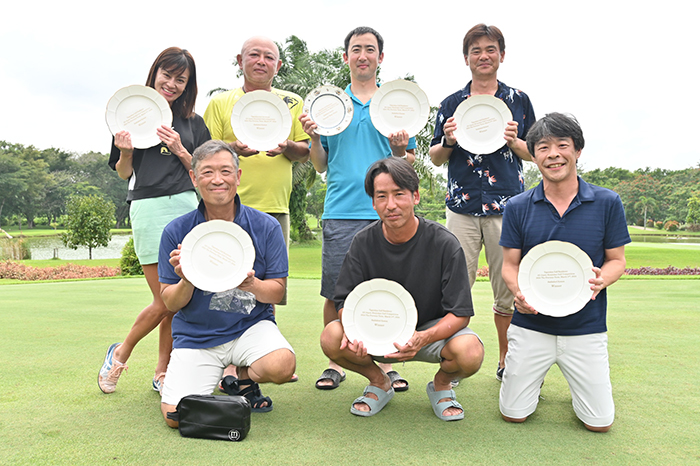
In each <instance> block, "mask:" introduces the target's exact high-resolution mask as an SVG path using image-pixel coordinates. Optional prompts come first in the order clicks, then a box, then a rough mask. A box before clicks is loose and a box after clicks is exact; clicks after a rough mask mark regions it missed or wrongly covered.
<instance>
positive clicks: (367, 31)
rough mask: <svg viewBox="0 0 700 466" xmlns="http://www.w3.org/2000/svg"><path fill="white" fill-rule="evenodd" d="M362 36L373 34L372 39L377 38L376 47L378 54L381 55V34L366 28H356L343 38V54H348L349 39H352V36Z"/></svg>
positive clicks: (382, 43)
mask: <svg viewBox="0 0 700 466" xmlns="http://www.w3.org/2000/svg"><path fill="white" fill-rule="evenodd" d="M363 34H374V37H376V38H377V47H379V54H380V55H381V53H382V52H383V51H384V39H383V38H382V35H381V34H379V33H378V32H377V31H375V30H374V29H372V28H371V27H368V26H360V27H356V28H355V29H353V30H352V31H350V32H349V33H348V35H347V36H345V53H346V54H347V53H348V48H349V47H350V39H352V38H353V37H354V36H361V35H363Z"/></svg>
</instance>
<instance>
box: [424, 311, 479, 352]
mask: <svg viewBox="0 0 700 466" xmlns="http://www.w3.org/2000/svg"><path fill="white" fill-rule="evenodd" d="M467 325H469V317H457V316H456V315H454V314H452V313H448V314H447V315H446V316H445V317H443V318H442V319H440V321H439V322H438V323H437V324H435V325H433V326H432V327H430V328H429V329H427V330H424V331H423V332H418V333H423V334H424V338H423V339H422V340H423V341H422V343H423V346H425V345H429V344H430V343H434V342H436V341H440V340H445V339H446V338H449V337H451V336H452V335H454V334H455V333H457V332H458V331H460V330H462V329H463V328H464V327H466V326H467Z"/></svg>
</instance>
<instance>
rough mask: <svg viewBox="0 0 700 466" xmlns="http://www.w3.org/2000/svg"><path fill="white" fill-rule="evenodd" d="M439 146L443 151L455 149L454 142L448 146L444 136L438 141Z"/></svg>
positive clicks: (455, 144)
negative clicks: (440, 145)
mask: <svg viewBox="0 0 700 466" xmlns="http://www.w3.org/2000/svg"><path fill="white" fill-rule="evenodd" d="M440 144H442V147H444V148H445V149H453V148H455V147H457V143H456V142H455V143H454V144H448V143H447V139H446V138H445V136H443V137H442V140H440Z"/></svg>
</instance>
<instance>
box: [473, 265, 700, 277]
mask: <svg viewBox="0 0 700 466" xmlns="http://www.w3.org/2000/svg"><path fill="white" fill-rule="evenodd" d="M624 275H700V268H698V267H685V268H682V269H679V268H678V267H674V266H672V265H669V266H668V267H666V268H665V269H659V268H656V267H640V268H638V269H625V273H624ZM476 276H477V277H488V276H489V268H488V267H487V266H483V267H481V268H480V269H479V270H477V271H476Z"/></svg>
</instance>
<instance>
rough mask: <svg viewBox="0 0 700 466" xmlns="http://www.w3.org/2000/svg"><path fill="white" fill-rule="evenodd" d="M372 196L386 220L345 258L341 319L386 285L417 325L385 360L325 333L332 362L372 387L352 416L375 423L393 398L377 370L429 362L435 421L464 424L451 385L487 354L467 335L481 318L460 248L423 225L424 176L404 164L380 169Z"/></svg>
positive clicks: (438, 229)
mask: <svg viewBox="0 0 700 466" xmlns="http://www.w3.org/2000/svg"><path fill="white" fill-rule="evenodd" d="M365 191H366V192H367V194H368V195H369V196H370V197H371V198H372V205H373V207H374V209H375V210H376V211H377V214H378V215H379V218H380V220H378V221H377V222H375V223H373V224H370V225H369V226H368V227H367V228H365V229H363V230H361V231H360V232H359V233H358V234H357V235H356V236H355V238H354V239H353V241H352V244H351V246H350V250H349V251H348V253H347V255H346V256H345V260H344V262H343V266H342V268H341V270H340V276H339V277H338V282H337V284H336V289H335V303H336V308H337V309H339V311H338V316H339V318H340V317H342V313H343V310H344V305H345V299H346V297H347V296H348V294H349V293H350V292H351V291H352V290H353V289H354V288H355V287H356V286H357V285H359V284H360V283H362V282H365V281H367V280H371V279H374V278H384V279H387V280H391V281H394V282H397V283H398V284H400V285H401V286H403V287H404V288H405V289H406V290H407V291H408V292H409V293H410V294H411V296H412V297H413V299H414V301H415V303H416V309H417V311H418V325H417V328H416V331H415V332H414V333H413V336H412V337H411V338H410V339H409V340H408V342H406V343H405V344H403V345H401V344H398V343H394V346H395V348H396V351H395V352H392V353H390V354H385V355H380V356H378V355H369V354H368V352H367V348H366V347H365V344H364V343H363V342H361V341H357V340H353V341H350V340H349V339H348V337H347V336H346V335H345V329H344V328H343V324H342V323H341V321H340V320H336V321H334V322H331V323H329V324H328V325H327V326H326V328H325V329H324V330H323V333H322V335H321V347H322V348H323V351H324V353H325V354H326V355H327V356H328V357H329V358H330V359H331V360H332V361H334V362H335V363H337V364H338V365H340V366H341V367H343V368H345V369H347V370H350V371H353V372H357V373H359V374H362V375H363V376H365V377H367V379H368V380H369V385H368V386H367V387H366V388H365V391H364V394H363V396H361V397H359V398H357V399H356V400H355V401H354V402H353V405H352V408H351V412H352V413H353V414H355V415H358V416H372V415H374V414H376V413H378V412H379V411H380V410H381V409H382V408H383V407H384V406H386V404H387V403H388V402H389V400H391V398H392V397H393V396H394V390H393V388H392V386H391V380H390V378H389V377H388V376H387V375H386V373H385V372H384V371H383V370H382V369H381V368H380V367H379V366H378V365H377V364H376V362H391V363H396V362H404V361H423V362H432V363H436V364H439V365H440V369H439V370H438V371H437V373H436V374H435V377H434V379H433V380H432V381H431V382H429V383H428V386H427V393H428V398H429V399H430V402H431V405H432V408H433V411H434V412H435V415H436V416H437V417H438V418H440V419H442V420H445V421H453V420H459V419H463V418H464V410H463V409H462V406H461V405H460V404H459V403H458V402H457V401H456V400H455V393H454V391H453V390H452V387H451V381H452V380H459V379H462V378H466V377H469V376H471V375H473V374H475V373H476V372H477V371H478V370H479V368H480V367H481V363H482V361H483V358H484V348H483V345H482V343H481V340H479V337H478V336H477V335H476V334H475V333H474V332H473V331H472V330H470V329H469V328H468V327H467V325H468V324H469V319H470V317H471V316H472V315H474V310H473V306H472V299H471V292H470V289H469V287H468V286H465V284H467V283H469V280H468V276H467V265H466V261H465V259H464V253H463V251H462V248H461V246H460V244H459V241H458V240H457V238H456V237H455V236H454V235H453V234H452V233H450V232H449V231H448V230H447V229H446V228H444V227H443V226H442V225H440V224H438V223H436V222H433V221H430V220H425V219H422V218H419V217H416V215H415V213H414V207H415V206H416V205H417V204H418V202H419V201H420V195H419V193H418V175H417V174H416V172H415V170H414V169H413V167H411V165H410V164H409V163H408V162H406V161H405V160H402V159H399V158H396V157H390V158H388V159H383V160H379V161H377V162H375V163H374V164H373V165H372V166H371V167H370V168H369V171H368V172H367V176H366V178H365Z"/></svg>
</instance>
